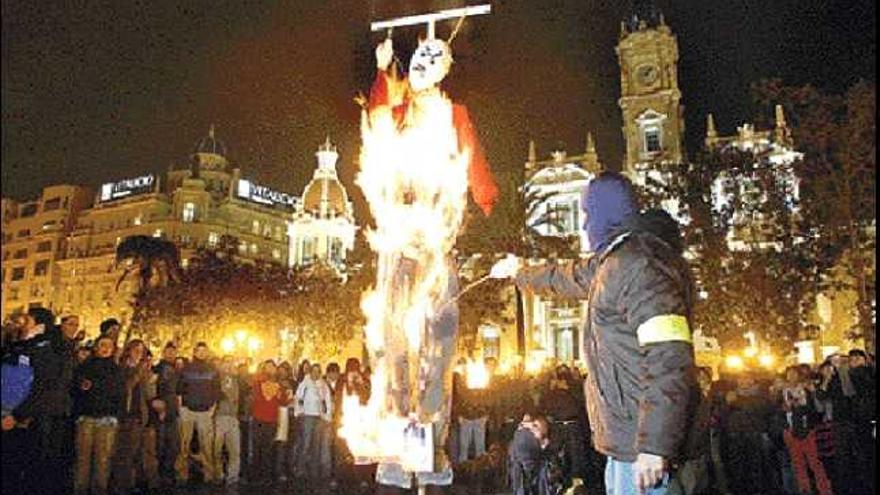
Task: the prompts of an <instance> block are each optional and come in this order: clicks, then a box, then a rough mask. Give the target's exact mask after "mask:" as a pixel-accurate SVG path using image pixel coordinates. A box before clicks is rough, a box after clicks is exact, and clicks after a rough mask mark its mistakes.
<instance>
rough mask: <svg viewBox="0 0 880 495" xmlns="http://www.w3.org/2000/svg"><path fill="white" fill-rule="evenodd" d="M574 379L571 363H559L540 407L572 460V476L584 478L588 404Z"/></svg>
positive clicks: (585, 475) (543, 395) (585, 472)
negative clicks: (574, 385) (574, 387)
mask: <svg viewBox="0 0 880 495" xmlns="http://www.w3.org/2000/svg"><path fill="white" fill-rule="evenodd" d="M572 382H573V379H572V377H571V375H570V372H569V370H568V367H567V366H565V365H562V366H559V367H557V368H556V373H555V375H554V376H553V377H551V379H550V383H549V390H547V391H546V392H545V393H544V394H542V396H541V401H540V404H539V411H540V412H541V413H542V414H544V415H546V416H547V419H548V420H549V421H550V423H551V424H552V426H553V431H554V436H555V437H556V438H557V439H558V440H559V443H560V444H561V445H562V448H563V449H564V450H565V455H566V458H567V459H568V461H569V462H570V463H571V474H572V476H574V477H575V478H580V479H582V480H584V479H586V478H587V459H586V449H587V446H586V444H585V443H584V440H585V439H586V433H585V429H586V428H585V425H584V424H583V423H582V415H583V414H584V405H583V403H579V402H578V401H577V398H576V396H575V394H574V391H573V390H572V386H571V383H572Z"/></svg>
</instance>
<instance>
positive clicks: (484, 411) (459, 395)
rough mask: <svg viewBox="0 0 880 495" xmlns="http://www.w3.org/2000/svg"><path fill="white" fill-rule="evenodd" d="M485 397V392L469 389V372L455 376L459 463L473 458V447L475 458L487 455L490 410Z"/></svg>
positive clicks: (454, 412)
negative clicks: (471, 454) (471, 453)
mask: <svg viewBox="0 0 880 495" xmlns="http://www.w3.org/2000/svg"><path fill="white" fill-rule="evenodd" d="M485 396H486V392H485V390H482V389H475V390H471V389H469V388H468V387H467V370H464V372H463V373H460V374H459V373H454V374H453V381H452V408H453V413H452V417H453V418H454V419H455V421H456V422H457V425H458V459H456V460H457V461H458V462H466V461H467V460H468V459H471V458H472V457H471V456H470V449H471V445H473V447H474V455H473V458H476V457H480V456H481V455H483V454H485V453H486V424H487V422H488V421H489V408H488V404H487V402H486V397H485Z"/></svg>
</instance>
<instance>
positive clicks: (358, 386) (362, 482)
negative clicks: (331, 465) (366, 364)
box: [339, 358, 376, 493]
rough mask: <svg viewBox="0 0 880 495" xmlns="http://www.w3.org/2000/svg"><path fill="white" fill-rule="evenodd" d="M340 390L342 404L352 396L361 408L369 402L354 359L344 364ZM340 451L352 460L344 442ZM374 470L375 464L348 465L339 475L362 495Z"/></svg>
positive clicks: (363, 380)
mask: <svg viewBox="0 0 880 495" xmlns="http://www.w3.org/2000/svg"><path fill="white" fill-rule="evenodd" d="M341 389H342V393H341V395H342V397H341V399H340V403H344V402H345V400H346V398H347V397H352V396H354V397H357V399H358V402H359V403H360V405H362V406H365V405H367V403H368V402H369V400H370V387H369V384H368V382H367V381H366V380H365V379H364V377H363V375H362V374H361V364H360V361H358V360H357V359H356V358H349V359H348V360H347V361H346V362H345V376H344V380H343V382H342V386H341ZM340 407H341V406H340ZM342 451H343V452H344V453H345V457H346V459H350V460H351V461H353V460H354V459H353V458H352V457H351V453H350V452H349V451H348V445H347V444H345V443H344V442H343V443H342ZM375 470H376V465H375V464H373V465H355V464H353V463H350V464H348V465H346V466H345V468H344V472H343V473H339V474H341V475H343V476H344V478H345V479H346V481H347V484H348V485H349V486H358V488H359V489H360V491H361V492H362V493H364V492H367V491H368V490H369V488H370V483H371V482H372V480H373V479H374V478H375Z"/></svg>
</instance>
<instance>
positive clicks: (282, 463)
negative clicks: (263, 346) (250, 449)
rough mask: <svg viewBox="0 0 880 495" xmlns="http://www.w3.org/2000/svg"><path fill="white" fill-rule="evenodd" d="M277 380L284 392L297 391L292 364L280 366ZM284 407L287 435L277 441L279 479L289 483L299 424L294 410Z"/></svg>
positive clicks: (294, 465)
mask: <svg viewBox="0 0 880 495" xmlns="http://www.w3.org/2000/svg"><path fill="white" fill-rule="evenodd" d="M276 380H277V381H278V384H279V385H281V387H282V388H283V389H284V390H290V391H291V393H293V391H294V390H296V386H297V381H296V377H295V373H294V371H293V368H292V367H291V366H290V363H288V362H287V361H282V362H281V364H279V365H278V374H277V376H276ZM282 407H284V410H283V413H284V414H285V415H286V416H287V431H286V435H282V436H279V437H276V439H275V441H276V442H278V445H277V446H276V450H277V452H278V459H277V462H278V469H277V471H278V478H279V481H281V482H285V481H287V473H289V472H293V471H294V470H295V468H296V448H297V445H296V440H297V432H296V427H297V424H296V415H295V414H294V408H292V407H285V406H282ZM279 421H280V418H279ZM281 433H282V434H283V433H284V432H283V431H282V432H281Z"/></svg>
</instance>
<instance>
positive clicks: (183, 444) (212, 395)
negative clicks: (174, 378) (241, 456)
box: [176, 342, 220, 483]
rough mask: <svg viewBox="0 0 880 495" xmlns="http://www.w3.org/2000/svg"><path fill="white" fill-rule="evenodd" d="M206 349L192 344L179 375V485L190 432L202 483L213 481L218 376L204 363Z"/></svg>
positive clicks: (186, 468) (186, 477)
mask: <svg viewBox="0 0 880 495" xmlns="http://www.w3.org/2000/svg"><path fill="white" fill-rule="evenodd" d="M208 355H209V353H208V345H207V344H206V343H204V342H199V343H197V344H196V347H195V351H194V353H193V360H192V362H190V363H188V364H187V365H186V366H184V368H183V370H182V371H181V373H180V382H179V386H178V394H179V395H180V405H181V407H180V422H179V424H180V451H179V453H178V455H177V464H176V468H177V478H178V481H179V482H181V483H185V482H187V481H189V460H190V443H191V442H192V439H193V438H192V437H193V430H194V429H195V430H196V431H197V432H198V435H199V455H198V456H197V457H196V459H197V460H198V461H199V463H200V464H201V467H202V474H203V477H204V480H205V482H206V483H212V482H214V480H215V479H216V477H215V473H214V462H213V459H212V455H211V454H212V452H211V450H212V448H211V445H212V442H213V439H214V418H213V417H214V409H215V407H216V406H217V401H218V400H220V375H219V373H218V372H217V370H216V369H214V367H213V366H211V365H210V364H209V363H208V361H207V359H208Z"/></svg>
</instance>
